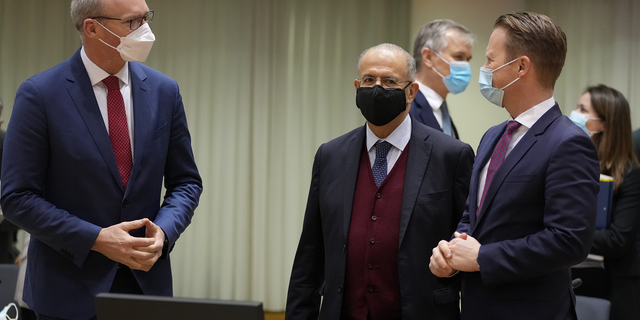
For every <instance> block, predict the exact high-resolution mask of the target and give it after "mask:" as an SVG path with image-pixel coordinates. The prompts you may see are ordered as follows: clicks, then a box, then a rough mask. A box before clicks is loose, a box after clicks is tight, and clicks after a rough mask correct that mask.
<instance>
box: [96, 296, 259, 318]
mask: <svg viewBox="0 0 640 320" xmlns="http://www.w3.org/2000/svg"><path fill="white" fill-rule="evenodd" d="M96 305H97V311H98V320H145V319H150V320H175V319H194V320H197V319H207V320H264V312H263V310H262V302H256V301H234V300H211V299H195V298H175V297H159V296H145V295H134V294H120V293H101V294H98V296H97V297H96Z"/></svg>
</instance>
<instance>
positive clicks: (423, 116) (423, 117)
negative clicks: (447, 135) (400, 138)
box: [412, 90, 442, 131]
mask: <svg viewBox="0 0 640 320" xmlns="http://www.w3.org/2000/svg"><path fill="white" fill-rule="evenodd" d="M413 101H414V102H415V107H417V108H416V109H417V110H416V112H414V113H413V114H412V115H413V116H414V117H416V118H418V119H419V120H420V122H422V123H424V124H425V125H427V126H429V127H431V128H434V129H437V130H440V131H442V128H441V127H440V124H438V120H436V116H434V115H433V109H431V105H429V102H428V101H427V98H425V97H424V95H423V94H422V92H420V91H419V90H418V93H417V94H416V97H415V98H414V99H413Z"/></svg>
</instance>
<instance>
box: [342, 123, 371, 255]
mask: <svg viewBox="0 0 640 320" xmlns="http://www.w3.org/2000/svg"><path fill="white" fill-rule="evenodd" d="M365 137H366V128H365V127H364V126H363V127H362V129H361V130H359V131H358V132H357V133H356V134H355V135H354V136H353V137H352V138H351V140H349V141H347V143H345V144H344V145H343V146H342V147H343V148H344V150H343V152H342V154H344V159H345V162H344V167H343V173H344V175H343V182H344V185H343V190H344V192H343V200H342V201H343V207H342V208H343V228H344V230H343V231H344V238H345V243H346V239H348V237H349V226H350V225H351V212H352V211H353V197H354V196H355V192H356V184H357V182H358V171H359V167H360V156H361V155H362V148H363V146H364V145H365V144H364V140H365Z"/></svg>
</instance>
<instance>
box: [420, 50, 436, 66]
mask: <svg viewBox="0 0 640 320" xmlns="http://www.w3.org/2000/svg"><path fill="white" fill-rule="evenodd" d="M421 53H422V64H424V65H426V66H427V67H429V68H432V67H433V57H434V56H435V55H434V54H433V51H431V49H430V48H422V52H421Z"/></svg>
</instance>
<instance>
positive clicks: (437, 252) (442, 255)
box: [429, 240, 456, 278]
mask: <svg viewBox="0 0 640 320" xmlns="http://www.w3.org/2000/svg"><path fill="white" fill-rule="evenodd" d="M447 259H451V250H450V249H449V242H447V241H445V240H440V242H439V243H438V246H437V247H435V248H433V250H432V255H431V259H430V260H429V269H430V270H431V273H433V274H434V275H435V276H436V277H439V278H446V277H450V276H451V275H453V274H454V272H456V270H455V269H453V268H451V266H450V265H449V263H448V262H447Z"/></svg>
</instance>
